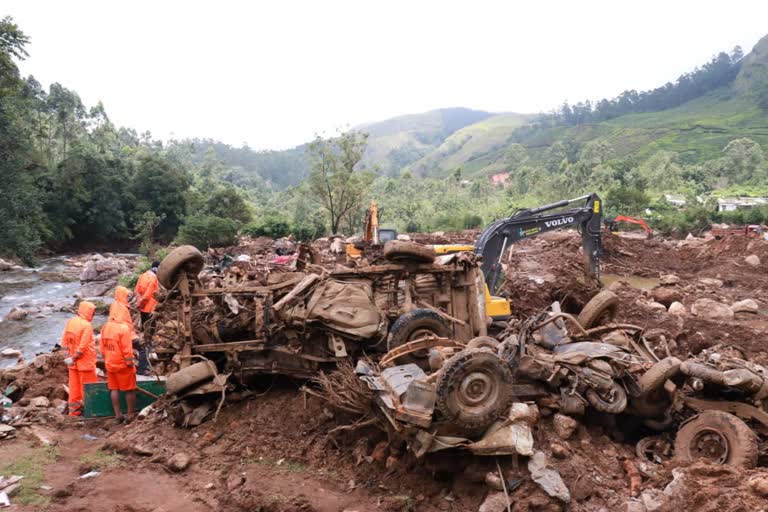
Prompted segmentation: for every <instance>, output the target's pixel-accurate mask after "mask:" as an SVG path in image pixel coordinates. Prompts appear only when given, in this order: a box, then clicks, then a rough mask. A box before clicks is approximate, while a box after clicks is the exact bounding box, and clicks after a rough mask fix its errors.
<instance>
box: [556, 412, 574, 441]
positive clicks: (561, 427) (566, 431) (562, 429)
mask: <svg viewBox="0 0 768 512" xmlns="http://www.w3.org/2000/svg"><path fill="white" fill-rule="evenodd" d="M552 427H553V429H554V431H555V434H557V437H559V438H560V439H570V438H571V437H573V434H574V432H576V429H577V428H579V422H578V421H576V420H575V419H573V418H571V417H570V416H566V415H565V414H560V413H557V414H555V417H554V418H552Z"/></svg>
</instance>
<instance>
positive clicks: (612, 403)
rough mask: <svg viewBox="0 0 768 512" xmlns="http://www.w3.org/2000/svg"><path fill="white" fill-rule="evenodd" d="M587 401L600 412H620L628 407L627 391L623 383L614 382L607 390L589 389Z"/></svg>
mask: <svg viewBox="0 0 768 512" xmlns="http://www.w3.org/2000/svg"><path fill="white" fill-rule="evenodd" d="M587 402H589V403H590V405H592V407H594V408H595V409H597V410H598V411H600V412H607V413H608V414H620V413H622V412H624V409H626V408H627V392H626V391H624V388H623V387H622V386H621V384H619V383H618V382H614V383H613V385H612V386H611V389H609V390H607V391H602V390H598V389H588V390H587Z"/></svg>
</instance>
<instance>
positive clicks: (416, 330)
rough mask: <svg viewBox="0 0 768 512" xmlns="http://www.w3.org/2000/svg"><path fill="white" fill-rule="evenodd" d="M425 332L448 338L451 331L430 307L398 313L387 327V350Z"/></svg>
mask: <svg viewBox="0 0 768 512" xmlns="http://www.w3.org/2000/svg"><path fill="white" fill-rule="evenodd" d="M426 334H434V335H435V336H437V337H438V338H450V337H451V334H452V333H451V328H450V327H449V326H448V324H447V323H446V322H445V320H444V319H443V317H441V316H440V315H438V314H437V313H435V312H434V311H432V310H431V309H414V310H413V311H411V312H409V313H406V314H404V315H400V317H399V318H398V319H397V320H395V323H393V324H392V326H391V327H390V328H389V336H388V337H387V350H392V349H393V348H397V347H399V346H400V345H404V344H406V343H408V342H409V341H413V340H417V339H419V338H422V337H423V336H424V335H426ZM424 357H426V354H424Z"/></svg>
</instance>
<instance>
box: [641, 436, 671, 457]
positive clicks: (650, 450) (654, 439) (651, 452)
mask: <svg viewBox="0 0 768 512" xmlns="http://www.w3.org/2000/svg"><path fill="white" fill-rule="evenodd" d="M671 449H672V446H671V443H670V442H669V441H667V439H666V437H662V436H648V437H644V438H642V439H641V440H640V441H638V442H637V444H636V445H635V455H636V456H637V458H638V459H640V460H641V461H643V462H651V463H653V464H661V463H663V462H666V461H667V460H669V458H670V456H669V454H670V452H671V451H672V450H671Z"/></svg>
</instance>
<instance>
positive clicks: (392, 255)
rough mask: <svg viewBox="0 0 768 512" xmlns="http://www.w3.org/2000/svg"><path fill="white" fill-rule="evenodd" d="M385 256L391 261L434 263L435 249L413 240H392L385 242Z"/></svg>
mask: <svg viewBox="0 0 768 512" xmlns="http://www.w3.org/2000/svg"><path fill="white" fill-rule="evenodd" d="M384 257H385V258H387V259H388V260H390V261H416V262H419V263H432V262H433V261H435V250H434V249H433V248H431V247H427V246H426V245H419V244H416V243H413V242H403V241H400V240H390V241H389V242H387V243H386V244H384Z"/></svg>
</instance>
